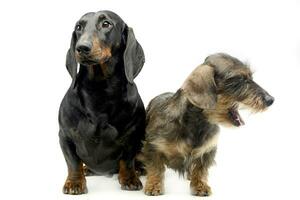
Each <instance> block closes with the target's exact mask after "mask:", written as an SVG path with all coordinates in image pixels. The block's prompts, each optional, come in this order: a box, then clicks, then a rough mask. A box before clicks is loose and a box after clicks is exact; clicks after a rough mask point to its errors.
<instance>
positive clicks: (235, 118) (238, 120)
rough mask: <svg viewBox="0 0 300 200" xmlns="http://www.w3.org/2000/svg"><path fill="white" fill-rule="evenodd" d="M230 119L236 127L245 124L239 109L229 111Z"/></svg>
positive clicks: (233, 108)
mask: <svg viewBox="0 0 300 200" xmlns="http://www.w3.org/2000/svg"><path fill="white" fill-rule="evenodd" d="M228 117H229V119H230V121H231V122H232V124H233V125H234V126H237V127H239V126H242V125H244V124H245V123H244V121H243V119H242V117H241V116H240V114H239V112H238V109H237V108H235V107H232V108H230V109H228Z"/></svg>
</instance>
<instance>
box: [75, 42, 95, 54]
mask: <svg viewBox="0 0 300 200" xmlns="http://www.w3.org/2000/svg"><path fill="white" fill-rule="evenodd" d="M91 49H92V47H91V45H89V44H81V45H78V46H77V47H76V50H77V51H78V53H82V54H89V53H90V51H91Z"/></svg>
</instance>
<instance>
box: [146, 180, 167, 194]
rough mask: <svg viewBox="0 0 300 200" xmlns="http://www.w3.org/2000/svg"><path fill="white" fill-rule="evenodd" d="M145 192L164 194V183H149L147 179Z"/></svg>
mask: <svg viewBox="0 0 300 200" xmlns="http://www.w3.org/2000/svg"><path fill="white" fill-rule="evenodd" d="M144 192H145V194H146V195H148V196H158V195H162V194H163V187H162V183H160V182H159V183H149V182H148V181H147V183H146V186H145V191H144Z"/></svg>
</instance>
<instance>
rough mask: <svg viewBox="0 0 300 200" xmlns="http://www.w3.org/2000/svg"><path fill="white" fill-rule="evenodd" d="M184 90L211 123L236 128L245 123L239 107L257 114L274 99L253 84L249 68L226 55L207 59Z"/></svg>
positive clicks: (195, 71)
mask: <svg viewBox="0 0 300 200" xmlns="http://www.w3.org/2000/svg"><path fill="white" fill-rule="evenodd" d="M182 89H183V91H184V94H185V95H186V97H187V98H188V100H189V101H190V102H191V103H192V104H194V105H195V106H197V107H199V108H201V109H203V110H204V112H205V113H206V114H207V116H208V118H209V120H210V121H212V122H214V123H224V124H227V125H228V124H229V125H234V126H240V125H243V124H244V122H243V120H242V118H241V117H240V115H239V112H238V108H239V105H241V104H243V105H246V106H247V107H249V108H250V109H252V110H254V111H256V112H257V111H263V110H265V109H266V108H267V107H269V106H271V105H272V104H273V102H274V98H273V97H272V96H271V95H269V94H268V93H267V92H266V91H265V90H264V89H263V88H262V87H260V86H259V85H258V84H257V83H256V82H254V81H253V78H252V72H251V70H250V68H249V67H248V66H247V65H245V64H244V63H242V62H241V61H239V60H238V59H236V58H234V57H231V56H229V55H227V54H223V53H220V54H214V55H211V56H209V57H207V58H206V59H205V62H204V64H203V65H200V66H199V67H197V68H196V69H195V70H194V71H193V72H192V74H191V75H190V76H189V77H188V78H187V80H186V81H185V83H184V85H183V87H182Z"/></svg>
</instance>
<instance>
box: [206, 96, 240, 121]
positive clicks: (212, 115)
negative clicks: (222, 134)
mask: <svg viewBox="0 0 300 200" xmlns="http://www.w3.org/2000/svg"><path fill="white" fill-rule="evenodd" d="M217 98H218V101H217V104H216V107H215V109H205V110H203V113H204V114H205V115H206V117H207V118H208V121H209V122H211V123H213V124H218V123H222V124H224V125H228V126H231V121H230V119H229V118H228V109H230V108H231V107H234V106H236V105H235V104H234V102H235V101H234V100H233V99H232V98H231V97H229V96H224V95H218V97H217Z"/></svg>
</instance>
